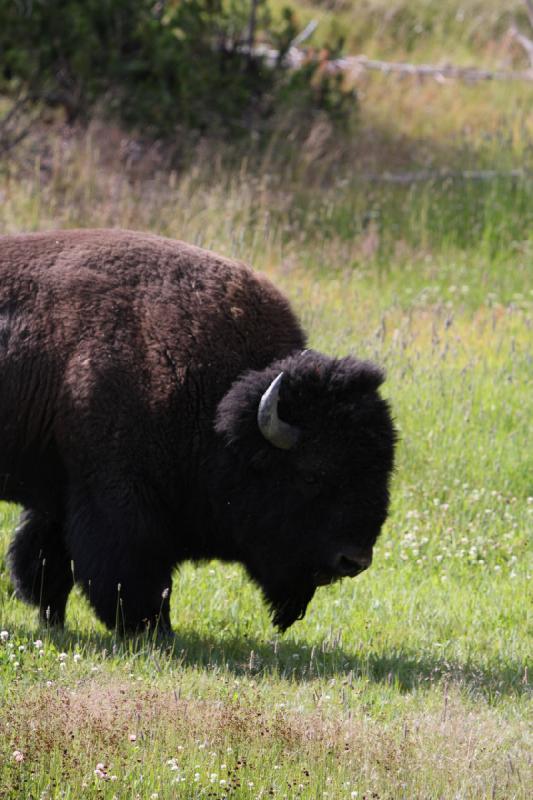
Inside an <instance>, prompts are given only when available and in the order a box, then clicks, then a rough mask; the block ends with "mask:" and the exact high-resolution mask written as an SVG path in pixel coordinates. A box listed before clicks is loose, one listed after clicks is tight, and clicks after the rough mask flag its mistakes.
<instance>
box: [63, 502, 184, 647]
mask: <svg viewBox="0 0 533 800" xmlns="http://www.w3.org/2000/svg"><path fill="white" fill-rule="evenodd" d="M127 497H128V500H127V502H126V501H125V497H124V496H120V497H118V498H117V497H110V496H109V495H107V494H105V493H100V492H99V493H97V494H96V495H95V494H92V493H91V496H90V497H83V496H80V495H79V494H78V495H77V496H76V497H75V498H72V501H71V503H70V511H69V516H68V523H67V532H68V533H67V535H68V544H69V548H70V549H71V551H72V557H73V560H74V577H75V580H76V581H77V582H78V581H79V582H80V583H81V585H82V587H83V589H84V592H85V594H86V596H87V598H88V600H89V602H90V603H91V605H92V606H93V608H94V609H95V611H96V613H97V615H98V617H99V618H100V619H101V620H102V622H103V623H104V624H105V625H106V626H107V627H108V628H110V629H112V630H116V631H117V632H119V633H138V632H142V631H145V630H147V629H148V630H151V631H153V630H157V631H158V632H160V633H166V632H170V630H171V627H170V588H171V579H172V566H173V564H172V560H171V558H170V556H169V553H168V549H167V548H165V547H163V546H161V544H160V542H161V539H162V531H161V529H160V527H159V528H158V525H157V516H156V515H152V514H151V513H150V511H149V509H147V508H146V507H145V506H143V504H142V502H136V501H135V498H134V496H133V495H132V494H131V493H128V494H127Z"/></svg>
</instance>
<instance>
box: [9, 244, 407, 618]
mask: <svg viewBox="0 0 533 800" xmlns="http://www.w3.org/2000/svg"><path fill="white" fill-rule="evenodd" d="M305 348H306V339H305V335H304V332H303V330H302V328H301V326H300V324H299V322H298V320H297V318H296V316H295V314H294V313H293V311H292V310H291V307H290V305H289V303H288V301H287V300H286V299H285V297H284V296H283V295H282V294H281V293H280V292H279V291H278V290H277V289H276V288H275V287H274V286H273V285H272V284H271V283H270V282H269V281H268V280H267V279H266V278H265V277H262V276H261V275H260V274H258V273H256V272H254V271H252V270H251V269H250V268H248V267H247V266H245V265H244V264H242V263H239V262H236V261H232V260H229V259H226V258H223V257H221V256H219V255H216V254H215V253H212V252H210V251H207V250H202V249H199V248H197V247H193V246H190V245H188V244H185V243H183V242H179V241H173V240H170V239H166V238H162V237H159V236H154V235H149V234H144V233H134V232H129V231H120V230H77V231H73V230H71V231H59V232H48V233H39V234H29V235H16V236H1V237H0V498H2V499H4V500H7V501H12V502H15V503H18V504H20V505H21V506H22V507H23V511H22V514H21V518H20V524H19V525H18V527H17V529H16V531H15V533H14V538H13V540H12V542H11V545H10V547H9V550H8V555H7V560H8V565H9V570H10V574H11V578H12V582H13V585H14V588H15V592H16V595H17V596H18V597H19V598H21V599H22V600H24V601H26V602H28V603H31V604H34V605H36V606H39V608H40V613H41V615H42V617H43V619H46V620H50V621H51V622H54V623H57V624H60V625H61V624H63V622H64V616H65V606H66V603H67V598H68V595H69V592H70V590H71V588H72V586H73V584H74V583H75V582H77V583H79V584H81V586H82V587H83V590H84V592H85V594H86V596H87V598H88V599H89V601H90V603H91V604H92V606H93V608H94V609H95V611H96V613H97V615H98V616H99V618H100V619H101V620H102V621H103V622H104V623H105V624H106V625H107V626H108V627H111V628H114V627H116V626H118V628H120V629H121V630H125V631H135V630H139V629H142V628H143V626H146V625H149V624H155V623H156V621H157V624H158V625H160V626H162V627H164V628H169V626H170V618H169V589H170V585H171V577H172V572H173V570H174V568H175V567H176V566H177V565H178V564H180V563H181V562H183V561H185V560H189V559H190V560H193V561H199V560H204V559H221V560H222V561H232V562H240V563H241V564H243V565H244V567H245V568H246V570H247V572H248V574H249V575H250V576H251V578H252V579H253V580H254V581H255V582H256V583H257V584H258V585H259V587H260V588H261V590H262V593H263V595H264V598H265V600H266V602H267V603H268V606H269V608H270V611H271V614H272V618H273V622H274V624H276V625H277V626H278V627H279V628H280V629H281V630H285V629H286V628H288V627H289V626H290V625H291V624H292V623H293V622H294V621H295V620H296V619H300V618H302V617H303V615H304V613H305V610H306V608H307V605H308V603H309V601H310V600H311V598H312V596H313V594H314V592H315V589H316V588H317V586H320V585H322V584H327V583H331V582H332V581H335V580H337V579H339V578H342V577H344V576H354V575H357V574H358V573H359V572H361V571H362V570H364V569H366V568H367V567H368V566H369V565H370V563H371V560H372V549H373V545H374V543H375V541H376V538H377V537H378V535H379V533H380V529H381V527H382V525H383V522H384V520H385V518H386V515H387V509H388V504H389V481H390V476H391V472H392V468H393V457H394V444H395V429H394V424H393V422H392V419H391V413H390V409H389V406H388V404H387V402H386V401H385V400H383V399H382V398H381V397H380V395H379V393H378V387H379V386H380V384H381V383H382V381H383V374H382V372H381V370H380V369H379V368H378V367H377V366H375V365H374V364H372V363H370V362H368V361H360V360H357V359H356V358H354V357H351V356H348V357H345V358H331V357H329V356H327V355H324V354H322V353H319V352H316V351H313V350H307V349H305Z"/></svg>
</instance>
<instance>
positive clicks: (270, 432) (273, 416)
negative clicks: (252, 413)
mask: <svg viewBox="0 0 533 800" xmlns="http://www.w3.org/2000/svg"><path fill="white" fill-rule="evenodd" d="M282 379H283V372H280V374H279V375H278V377H277V378H274V380H273V381H272V383H271V384H270V386H269V387H268V389H267V390H266V392H265V393H264V395H263V396H262V397H261V402H260V403H259V410H258V412H257V424H258V425H259V430H260V431H261V433H262V434H263V436H264V437H265V439H266V440H267V441H268V442H270V443H271V444H273V445H274V447H279V448H280V449H281V450H290V449H291V447H294V445H295V444H296V442H297V441H298V437H299V435H300V431H299V429H298V428H296V427H295V426H294V425H289V423H288V422H283V420H282V419H280V418H279V417H278V400H279V388H280V386H281V381H282Z"/></svg>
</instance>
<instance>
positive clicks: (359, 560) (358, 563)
mask: <svg viewBox="0 0 533 800" xmlns="http://www.w3.org/2000/svg"><path fill="white" fill-rule="evenodd" d="M371 563H372V555H371V554H367V553H364V554H363V553H358V554H357V555H346V553H340V554H339V555H338V556H337V558H336V561H335V567H336V570H337V571H338V572H339V573H340V574H341V575H357V573H359V572H362V571H363V570H364V569H367V568H368V567H369V566H370V564H371Z"/></svg>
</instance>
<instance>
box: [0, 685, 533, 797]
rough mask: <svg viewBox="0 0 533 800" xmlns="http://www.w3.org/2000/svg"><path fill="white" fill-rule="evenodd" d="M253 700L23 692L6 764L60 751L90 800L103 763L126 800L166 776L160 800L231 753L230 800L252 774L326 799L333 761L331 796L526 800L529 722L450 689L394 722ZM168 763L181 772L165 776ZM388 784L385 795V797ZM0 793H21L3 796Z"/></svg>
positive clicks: (103, 690)
mask: <svg viewBox="0 0 533 800" xmlns="http://www.w3.org/2000/svg"><path fill="white" fill-rule="evenodd" d="M248 694H249V695H254V697H255V702H254V703H251V702H250V700H251V697H250V696H249V697H245V698H239V699H237V700H233V701H230V702H228V701H214V700H205V701H202V700H199V699H194V700H191V699H180V698H179V697H178V696H177V694H176V692H175V691H171V690H162V689H160V688H153V687H151V686H149V685H146V684H143V685H139V683H138V682H133V681H130V682H126V683H125V682H117V681H116V680H107V681H102V680H101V679H100V680H98V681H96V680H89V681H88V682H83V683H81V684H78V685H75V686H74V687H73V688H67V687H62V686H56V685H53V686H49V687H33V688H32V689H31V690H30V691H29V692H28V693H25V698H24V703H23V704H21V703H20V694H19V693H18V692H17V691H15V692H13V695H12V697H11V698H10V699H8V701H7V703H6V704H5V705H4V706H3V708H2V712H1V715H0V721H1V723H2V726H3V730H4V738H3V743H2V746H1V749H2V751H3V757H4V758H5V759H6V761H9V759H10V757H12V752H13V751H15V750H18V751H20V752H22V753H23V754H24V759H25V763H26V764H28V768H29V765H31V766H32V769H33V770H38V769H39V767H40V768H41V769H42V768H43V767H44V766H45V764H46V763H53V760H54V758H55V757H56V756H57V754H58V753H62V757H61V771H62V774H63V775H64V776H65V780H67V779H68V781H69V782H70V783H71V784H72V782H73V780H76V779H77V780H78V781H79V782H80V785H81V787H82V789H84V790H85V791H86V792H87V796H89V793H90V796H93V795H92V790H93V788H94V783H95V779H94V777H93V774H92V773H93V770H94V768H95V765H96V764H103V765H105V771H106V773H107V774H108V775H109V776H110V775H114V776H116V778H117V784H116V786H115V787H114V791H115V792H116V790H117V788H118V789H119V790H120V791H121V792H123V793H124V794H122V793H121V794H119V795H118V796H126V793H125V792H126V791H127V789H125V787H124V786H123V785H122V782H123V781H124V779H125V778H126V779H127V780H131V779H132V777H133V773H135V771H136V770H145V771H146V772H149V773H150V775H151V778H152V781H154V780H155V778H156V776H157V777H158V778H159V782H160V788H159V791H160V792H161V790H163V795H162V796H164V797H166V796H169V797H170V796H172V795H171V789H170V786H171V781H172V779H173V778H174V777H175V775H173V773H175V772H178V770H179V774H180V775H181V776H182V777H183V776H185V777H186V779H187V780H186V782H187V781H188V780H189V779H190V780H192V778H193V774H194V772H195V766H194V762H195V761H197V762H200V764H197V765H196V766H197V767H198V769H197V770H196V771H197V772H198V770H199V774H201V775H202V779H203V778H204V774H203V773H204V771H205V774H206V775H207V774H208V773H209V771H211V772H213V770H214V771H215V772H216V773H217V775H218V774H219V773H220V774H223V773H224V770H222V771H220V766H218V768H215V767H212V766H211V767H209V758H207V759H206V758H205V756H206V755H208V754H209V753H211V752H213V751H214V752H217V753H219V754H223V753H228V751H229V753H230V755H229V756H226V760H227V761H228V762H230V764H229V766H227V765H226V773H227V775H228V778H227V781H228V784H227V785H228V788H229V787H232V788H233V792H238V791H239V790H241V789H243V786H244V787H245V786H246V782H247V779H248V778H249V777H250V776H251V775H252V776H253V774H254V773H255V774H256V775H257V773H259V775H261V773H262V772H266V773H268V772H269V771H270V773H271V775H272V776H273V777H275V774H276V771H280V770H281V774H282V776H283V777H284V778H285V781H286V783H288V784H289V785H290V784H291V782H294V781H295V780H298V784H296V785H297V786H299V785H300V782H303V783H302V789H298V790H297V792H296V796H300V797H316V796H318V795H317V794H316V792H317V790H318V788H319V787H320V785H322V791H323V792H327V791H328V789H327V786H328V784H327V782H326V780H325V778H326V777H327V775H324V776H322V779H321V776H320V775H316V774H314V772H315V769H314V766H313V765H317V766H319V769H322V768H323V766H324V754H326V753H327V759H326V761H327V765H328V766H329V769H330V770H331V772H330V777H334V779H335V785H334V786H333V787H332V789H333V792H332V793H331V794H330V795H329V796H330V797H340V796H348V797H349V796H350V794H349V793H344V792H342V789H341V787H342V786H343V783H344V782H345V781H348V782H349V783H350V785H351V784H352V783H353V785H356V784H357V785H360V784H363V785H365V786H368V787H372V786H373V785H374V786H376V788H377V789H378V791H376V792H375V793H374V794H369V795H368V796H369V797H370V796H372V797H376V798H378V797H379V798H385V797H388V798H398V797H402V796H408V797H413V798H414V797H419V798H423V797H439V796H446V797H461V798H467V797H468V798H481V797H494V798H506V800H509V799H510V798H512V797H526V796H527V795H526V791H527V788H526V787H527V786H529V785H530V775H529V766H530V759H529V757H528V755H527V749H528V742H529V743H530V741H529V740H528V730H527V726H526V724H525V723H522V724H521V725H517V724H516V722H515V721H509V722H506V721H505V720H502V718H501V717H500V716H499V715H497V714H495V713H494V711H491V709H490V708H487V707H478V708H476V709H470V710H468V711H467V710H465V707H464V702H463V700H462V699H461V698H460V697H459V696H458V695H457V694H456V692H455V690H453V689H450V688H449V687H447V686H445V687H444V692H443V694H442V696H441V702H440V704H439V707H437V708H435V709H433V710H429V711H426V712H423V713H420V712H419V711H416V712H415V713H412V712H411V713H410V712H409V711H407V713H405V714H403V715H402V717H401V719H397V720H393V721H391V722H389V723H387V724H386V725H384V724H383V723H382V722H379V721H377V720H375V719H372V718H371V717H368V716H367V715H366V714H365V713H364V712H363V711H362V710H360V711H359V712H358V713H356V714H355V715H352V716H350V718H346V719H344V720H342V719H339V718H338V717H334V716H332V715H331V714H328V713H327V712H326V711H324V710H322V709H320V708H317V709H315V710H314V711H312V712H307V713H301V712H299V713H296V712H294V711H287V710H285V709H280V708H271V707H269V705H268V703H267V702H265V700H266V698H265V697H263V696H261V694H262V693H261V691H260V690H258V689H257V688H255V687H254V689H249V690H248ZM502 753H505V758H502V757H501V756H502ZM272 756H274V758H272ZM172 759H174V760H175V765H177V766H176V768H175V769H171V770H169V766H171V767H172V763H171V764H170V765H169V761H170V760H172ZM258 759H260V760H261V761H262V762H263V764H262V767H261V766H260V764H258V763H257V760H258ZM205 761H207V764H206V763H202V762H205ZM278 761H279V762H281V763H279V764H277V767H278V770H274V769H273V768H274V764H276V763H277V762H278ZM265 767H267V769H265ZM12 774H13V775H15V774H16V770H15V769H13V771H12ZM295 776H296V777H295ZM298 776H299V777H298ZM57 778H58V780H61V779H60V778H59V776H57ZM317 779H318V780H317ZM97 785H98V783H97ZM380 786H381V787H384V786H386V787H387V789H386V790H385V793H384V794H383V793H382V792H383V788H381V789H379V787H380ZM311 787H313V788H311ZM407 787H408V789H407ZM243 790H244V789H243ZM355 791H356V790H355ZM166 792H169V794H168V795H167V794H166ZM219 792H220V788H219ZM337 792H338V793H337ZM442 793H444V794H442ZM269 794H270V796H274V795H275V796H283V790H281V791H278V790H275V789H274V788H273V786H270V787H268V790H267V792H266V795H267V796H268V795H269ZM2 796H4V797H7V796H13V795H9V794H2V791H1V790H0V797H2ZM160 796H161V795H160ZM195 796H196V795H195ZM216 796H218V797H222V796H223V795H222V793H220V794H218V795H216ZM245 796H248V794H246V795H245ZM249 796H252V793H251V792H250V795H249ZM253 796H256V795H255V794H253ZM257 796H260V795H257ZM261 796H262V795H261ZM291 796H294V795H292V794H290V793H289V797H291ZM326 796H328V795H326ZM353 796H356V795H353Z"/></svg>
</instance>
